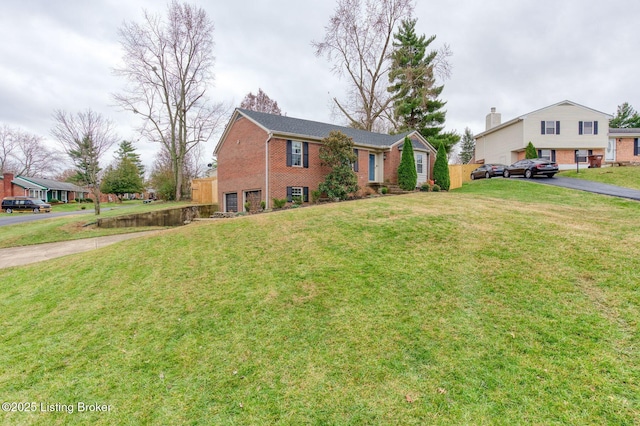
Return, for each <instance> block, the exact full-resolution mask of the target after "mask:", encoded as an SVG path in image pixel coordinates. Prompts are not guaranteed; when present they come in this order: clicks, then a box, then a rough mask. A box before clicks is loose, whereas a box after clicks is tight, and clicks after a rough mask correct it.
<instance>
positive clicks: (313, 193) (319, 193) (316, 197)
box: [311, 189, 322, 204]
mask: <svg viewBox="0 0 640 426" xmlns="http://www.w3.org/2000/svg"><path fill="white" fill-rule="evenodd" d="M320 197H322V191H320V190H319V189H316V190H315V191H311V202H312V203H314V204H316V203H317V202H318V201H319V200H320Z"/></svg>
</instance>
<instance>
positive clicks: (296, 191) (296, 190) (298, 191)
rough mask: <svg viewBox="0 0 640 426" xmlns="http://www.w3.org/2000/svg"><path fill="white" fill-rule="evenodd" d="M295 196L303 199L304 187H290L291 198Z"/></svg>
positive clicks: (293, 198)
mask: <svg viewBox="0 0 640 426" xmlns="http://www.w3.org/2000/svg"><path fill="white" fill-rule="evenodd" d="M296 197H300V200H302V201H304V189H303V188H302V187H301V186H292V187H291V199H292V200H295V199H296Z"/></svg>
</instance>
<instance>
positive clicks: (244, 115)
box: [214, 109, 436, 212]
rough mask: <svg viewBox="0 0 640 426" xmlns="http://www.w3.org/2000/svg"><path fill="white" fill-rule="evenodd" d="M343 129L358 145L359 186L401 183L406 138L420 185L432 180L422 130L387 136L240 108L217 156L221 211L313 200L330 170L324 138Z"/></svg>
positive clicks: (356, 168) (432, 152) (431, 153)
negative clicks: (322, 156)
mask: <svg viewBox="0 0 640 426" xmlns="http://www.w3.org/2000/svg"><path fill="white" fill-rule="evenodd" d="M334 130H337V131H340V132H342V133H344V134H345V135H347V136H348V137H350V138H351V139H352V140H353V142H354V147H355V153H356V156H357V161H356V163H355V164H354V165H353V169H354V171H355V172H356V175H357V176H358V186H359V187H361V188H364V187H367V186H370V187H372V188H378V187H379V186H381V185H383V184H384V183H386V182H389V183H397V169H398V166H399V164H400V158H401V153H402V148H403V145H404V139H405V137H409V139H410V140H411V141H412V147H413V151H414V159H415V164H416V171H417V173H418V185H420V184H421V183H424V182H426V181H427V180H429V179H432V171H433V164H434V162H435V157H436V150H435V149H434V148H433V147H432V146H431V145H430V144H429V143H428V142H427V141H426V140H425V139H424V138H423V137H422V136H421V135H420V133H418V132H417V131H411V132H405V133H400V134H397V135H386V134H381V133H372V132H367V131H364V130H358V129H353V128H350V127H343V126H336V125H333V124H327V123H320V122H316V121H309V120H302V119H298V118H292V117H286V116H281V115H274V114H266V113H262V112H256V111H250V110H245V109H236V110H235V111H234V113H233V115H232V117H231V120H230V121H229V123H228V124H227V127H226V128H225V131H224V133H223V134H222V137H221V138H220V141H219V142H218V145H217V146H216V148H215V151H214V154H215V155H216V156H217V160H218V200H219V203H220V209H221V210H222V211H225V212H228V211H242V210H243V206H244V204H245V203H246V202H249V203H250V204H251V205H252V209H255V207H256V206H259V204H260V202H261V201H263V202H264V203H265V204H266V206H267V208H268V207H270V205H271V200H272V199H274V198H277V199H287V200H288V201H292V200H293V199H294V198H295V197H301V198H302V199H303V200H304V202H308V201H309V194H310V191H314V190H317V189H318V186H319V185H320V183H321V182H323V181H324V179H325V176H326V175H327V173H328V172H329V170H328V169H327V168H326V167H324V166H323V165H322V164H321V161H320V157H319V153H320V146H321V145H322V139H324V138H326V137H327V136H329V133H330V132H331V131H334Z"/></svg>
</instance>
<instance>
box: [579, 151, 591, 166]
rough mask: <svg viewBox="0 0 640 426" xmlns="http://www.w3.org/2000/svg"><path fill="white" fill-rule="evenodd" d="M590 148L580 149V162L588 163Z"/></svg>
mask: <svg viewBox="0 0 640 426" xmlns="http://www.w3.org/2000/svg"><path fill="white" fill-rule="evenodd" d="M588 156H589V150H588V149H579V150H578V163H586V162H587V161H588V158H587V157H588Z"/></svg>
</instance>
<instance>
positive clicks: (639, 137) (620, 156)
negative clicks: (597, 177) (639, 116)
mask: <svg viewBox="0 0 640 426" xmlns="http://www.w3.org/2000/svg"><path fill="white" fill-rule="evenodd" d="M605 161H608V162H616V163H632V164H640V129H609V144H608V145H607V149H606V153H605Z"/></svg>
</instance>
